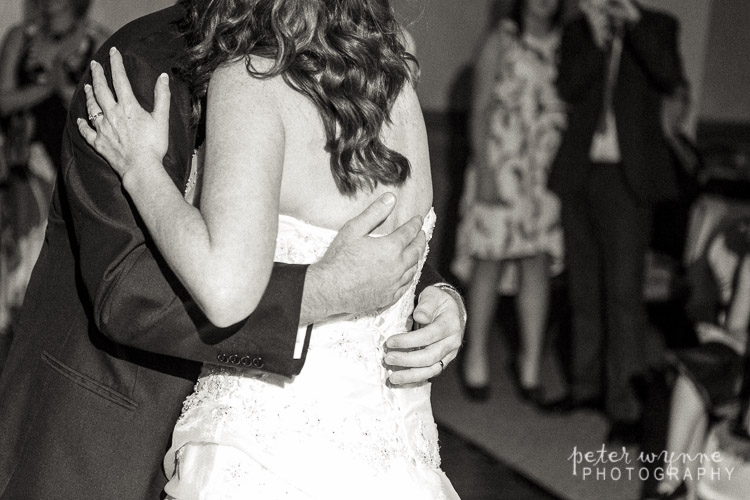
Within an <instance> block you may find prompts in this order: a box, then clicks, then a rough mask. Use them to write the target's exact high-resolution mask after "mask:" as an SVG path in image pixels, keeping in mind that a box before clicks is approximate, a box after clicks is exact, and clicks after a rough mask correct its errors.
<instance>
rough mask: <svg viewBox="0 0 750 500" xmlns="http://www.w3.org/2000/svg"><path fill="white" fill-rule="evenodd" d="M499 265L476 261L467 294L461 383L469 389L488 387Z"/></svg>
mask: <svg viewBox="0 0 750 500" xmlns="http://www.w3.org/2000/svg"><path fill="white" fill-rule="evenodd" d="M501 267H502V264H501V263H500V262H497V261H491V260H475V261H474V272H473V275H472V279H471V285H470V287H469V293H468V297H467V298H468V306H469V311H468V312H469V321H468V323H467V325H466V338H465V344H466V346H465V347H464V352H463V356H464V359H463V366H462V368H463V380H464V382H465V383H466V385H467V386H469V387H483V386H486V385H487V384H489V381H490V367H489V357H488V353H487V341H488V338H489V331H490V327H491V326H492V320H493V319H494V315H495V307H496V306H497V300H498V298H497V283H498V279H499V277H500V269H501Z"/></svg>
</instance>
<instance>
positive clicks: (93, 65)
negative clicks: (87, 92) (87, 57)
mask: <svg viewBox="0 0 750 500" xmlns="http://www.w3.org/2000/svg"><path fill="white" fill-rule="evenodd" d="M97 64H99V63H97V62H96V61H91V69H94V68H96V65H97Z"/></svg>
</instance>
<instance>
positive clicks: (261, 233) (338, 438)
mask: <svg viewBox="0 0 750 500" xmlns="http://www.w3.org/2000/svg"><path fill="white" fill-rule="evenodd" d="M187 36H188V44H189V46H190V49H189V53H188V57H187V59H188V64H187V66H186V70H187V71H189V72H190V74H191V75H193V78H192V82H193V89H194V116H195V117H200V116H201V115H202V111H203V110H202V107H203V106H204V105H205V116H206V122H205V132H206V140H205V145H204V147H202V148H201V150H199V151H198V152H197V154H196V156H195V158H194V172H193V175H191V179H194V181H190V182H188V186H187V190H186V192H185V193H180V192H179V191H178V190H177V189H175V188H174V185H173V184H172V182H171V180H170V179H169V177H168V175H167V174H166V173H165V171H164V169H163V168H162V167H161V162H162V158H163V157H164V155H165V154H166V151H167V132H168V123H167V122H168V120H167V117H168V113H167V111H168V109H169V99H170V97H169V89H168V81H167V79H166V75H163V76H162V77H160V78H159V81H158V82H157V85H156V89H155V108H154V111H153V113H147V112H145V111H144V110H143V109H142V108H140V106H138V104H137V102H136V101H135V99H134V98H132V90H131V88H130V85H129V82H128V80H127V76H126V75H125V70H124V66H123V63H122V59H121V56H120V54H119V53H118V52H117V51H116V50H114V49H113V51H112V52H110V56H111V62H112V73H113V84H114V88H115V92H116V94H117V100H115V97H114V96H113V95H112V94H111V92H110V91H109V88H108V87H107V84H106V81H105V79H104V78H105V77H104V74H103V71H102V68H101V67H100V66H98V65H96V64H95V63H94V65H93V71H92V72H93V78H94V90H92V89H91V88H89V87H87V88H86V92H87V105H88V111H89V114H90V116H92V117H94V119H93V120H92V121H93V125H94V128H95V129H96V130H93V129H91V128H90V127H89V126H88V125H87V124H86V123H85V121H83V120H79V128H80V130H81V133H82V134H83V135H84V137H85V138H86V140H87V141H88V142H89V144H91V145H92V146H93V147H94V148H96V150H97V151H98V152H99V153H100V154H101V155H102V156H104V157H105V158H106V159H107V160H108V161H109V163H110V164H111V165H112V167H113V168H114V169H115V170H116V171H117V172H118V174H120V175H121V177H122V183H123V186H124V188H125V190H126V191H127V192H128V194H129V195H130V197H131V198H132V200H133V202H134V204H135V205H136V207H137V209H138V211H139V214H140V215H141V217H142V218H143V219H144V222H145V223H146V225H147V226H148V228H149V230H150V232H151V236H152V237H153V238H154V241H155V243H156V244H157V245H158V247H159V250H160V251H161V252H162V254H163V255H164V256H165V258H166V259H167V262H168V263H169V265H170V267H171V268H172V269H173V271H174V272H175V273H176V274H177V276H178V277H179V278H180V280H181V281H182V282H183V284H184V285H185V287H186V288H187V289H188V291H189V292H190V293H191V295H192V296H193V297H194V299H195V300H196V302H197V303H198V304H199V305H200V306H201V308H202V309H203V311H204V312H205V313H206V315H207V317H208V318H209V319H210V320H211V321H212V322H213V323H215V324H216V325H217V326H229V325H231V324H233V323H234V322H236V321H239V320H240V319H242V318H244V317H246V316H247V315H248V314H249V313H250V312H252V310H253V309H254V308H255V306H256V305H257V302H258V300H259V298H260V296H261V295H262V293H263V290H264V288H265V286H266V283H267V281H268V277H269V274H270V271H271V265H272V262H273V261H274V260H276V261H279V262H289V263H296V264H309V263H312V262H315V261H316V260H318V259H320V258H321V257H322V256H323V254H324V253H325V250H326V248H327V247H328V245H329V244H330V242H331V241H332V240H333V238H334V236H335V235H336V234H337V230H338V229H339V228H341V227H342V226H343V224H344V223H345V222H346V221H347V220H348V219H350V218H351V217H352V216H354V215H356V214H358V213H359V212H361V211H362V210H363V209H364V208H365V207H367V206H368V205H369V204H370V203H371V202H372V201H373V200H375V199H376V198H377V197H379V196H381V195H383V194H384V193H387V192H391V193H393V194H395V195H396V196H395V197H394V196H393V195H386V197H385V198H384V199H385V200H387V202H388V203H396V206H395V208H394V210H393V212H392V214H391V216H390V217H389V218H388V219H387V220H386V221H385V222H384V223H383V225H382V226H381V227H380V228H379V229H378V232H382V233H388V232H390V231H392V230H393V229H395V228H397V227H398V226H399V225H401V224H403V223H404V222H405V221H407V220H409V219H414V220H415V223H420V224H422V226H423V230H424V231H425V233H426V234H427V235H429V234H430V233H431V231H432V228H433V226H434V223H435V216H434V212H433V211H432V209H431V208H430V207H431V204H432V187H431V178H430V164H429V155H428V150H427V139H426V133H425V128H424V121H423V118H422V114H421V110H420V106H419V102H418V100H417V96H416V93H415V91H414V88H413V83H414V82H415V79H416V77H415V75H414V74H413V73H412V72H411V71H410V66H409V64H410V63H411V62H413V58H412V57H411V56H410V55H409V54H408V53H407V52H406V50H405V49H404V45H403V40H404V38H403V32H402V30H401V29H400V28H399V26H398V24H397V23H396V21H395V19H394V18H393V13H392V10H391V8H390V5H389V2H388V1H387V0H336V1H333V0H305V1H299V0H245V1H239V0H217V1H214V2H209V3H208V5H207V6H206V7H203V8H202V9H201V11H200V12H198V11H197V9H194V12H193V17H192V23H191V26H190V28H189V30H188V32H187ZM204 99H205V100H204ZM204 103H205V104H204ZM100 106H101V107H100ZM198 188H200V189H198ZM198 191H200V194H199V197H198ZM165 193H168V194H167V195H165ZM191 200H194V204H191V203H190V201H191ZM396 200H398V202H396ZM198 202H199V205H200V209H198V208H197V205H198ZM165 214H169V215H168V216H167V215H165ZM424 257H425V255H423V256H422V262H423V261H424ZM417 279H418V276H414V277H413V278H412V279H411V281H410V287H409V289H408V290H407V292H406V293H405V294H404V295H403V296H401V297H400V298H398V300H396V301H395V303H394V304H393V305H392V306H390V307H388V308H385V309H382V310H378V311H372V312H371V313H368V314H360V315H342V316H338V317H335V318H334V319H332V320H329V321H326V322H323V323H316V324H315V326H314V329H313V332H312V335H311V337H310V345H309V346H307V347H308V349H307V356H306V361H305V365H304V368H303V369H302V371H301V373H300V374H299V375H298V376H297V377H296V378H294V379H293V380H289V379H284V378H281V377H275V376H273V375H269V374H263V373H261V372H259V371H256V370H253V366H252V360H251V359H250V358H242V359H238V360H230V362H234V361H236V362H237V363H235V364H236V365H238V367H234V366H230V367H219V366H209V365H205V366H204V368H203V371H202V374H201V377H200V379H199V381H198V383H197V385H196V387H195V391H194V393H193V394H192V395H190V396H189V397H188V399H187V400H186V401H185V404H184V408H183V412H182V416H181V417H180V419H179V421H178V422H177V424H176V427H175V429H174V433H173V442H172V447H171V449H170V450H169V451H168V453H167V455H166V457H165V459H164V466H165V469H166V471H167V475H168V477H170V478H171V480H170V482H169V483H168V484H167V486H166V488H165V491H166V493H167V494H168V495H169V496H170V497H172V498H175V499H179V500H189V499H214V498H216V499H218V498H221V499H233V498H248V497H249V496H251V495H252V496H258V495H261V497H262V498H271V499H277V498H287V499H324V498H325V499H329V498H333V499H343V498H360V499H375V498H377V499H382V498H409V499H415V500H416V499H424V500H436V499H446V500H448V499H457V498H458V496H457V495H456V493H455V491H454V489H453V487H452V486H451V484H450V481H449V480H448V479H447V478H446V476H445V474H444V473H443V472H442V471H441V470H440V457H439V453H438V443H437V429H436V426H435V422H434V419H433V416H432V409H431V405H430V384H429V383H421V384H416V385H412V386H407V387H394V386H392V385H390V384H388V383H387V379H388V376H389V371H388V365H387V364H386V362H385V359H384V352H383V347H382V346H383V345H384V342H385V340H386V339H387V338H388V337H389V336H391V335H394V334H397V333H400V332H403V331H406V330H408V329H410V328H411V312H412V309H413V304H414V287H415V284H416V281H417ZM332 286H335V284H332ZM394 300H395V298H394ZM299 348H300V349H302V348H303V346H299Z"/></svg>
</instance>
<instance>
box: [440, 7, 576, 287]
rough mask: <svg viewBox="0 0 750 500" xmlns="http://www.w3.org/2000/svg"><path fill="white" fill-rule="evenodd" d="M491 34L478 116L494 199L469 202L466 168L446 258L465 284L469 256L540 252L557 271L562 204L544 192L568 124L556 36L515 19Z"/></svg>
mask: <svg viewBox="0 0 750 500" xmlns="http://www.w3.org/2000/svg"><path fill="white" fill-rule="evenodd" d="M495 36H497V37H498V40H499V43H500V47H501V53H500V56H499V58H498V60H497V61H496V67H495V68H494V71H495V81H494V85H493V88H492V91H491V94H492V95H491V100H490V104H489V106H488V108H487V109H486V110H485V115H484V116H483V117H482V119H483V120H484V122H485V123H484V127H485V130H486V134H485V137H484V145H485V148H486V154H487V157H488V159H489V162H490V164H489V165H488V167H489V168H491V169H492V171H493V173H494V178H495V185H496V186H497V190H498V192H497V197H498V199H499V201H498V202H497V203H485V202H481V201H478V200H476V199H475V191H476V189H477V182H478V179H477V177H478V175H477V172H476V167H475V166H473V165H470V166H469V168H468V169H467V172H466V174H465V175H466V181H465V186H464V192H463V196H462V200H461V208H460V211H461V214H462V218H461V222H460V224H459V227H458V230H457V236H456V241H457V243H456V257H455V259H454V261H453V262H452V263H451V271H452V272H453V273H454V274H455V275H456V276H457V277H458V278H459V279H461V280H462V281H463V282H468V280H469V279H470V277H471V272H472V265H473V259H474V258H477V259H483V260H495V261H502V260H511V259H518V258H523V257H530V256H534V255H537V254H541V253H544V254H547V255H548V256H549V258H550V267H551V269H550V272H551V274H553V275H555V274H558V273H559V272H560V271H561V270H562V262H563V242H562V226H561V224H560V202H559V200H558V199H557V197H556V196H555V195H554V194H553V193H552V192H551V191H550V190H549V189H547V175H548V173H549V169H550V167H551V165H552V162H553V160H554V158H555V155H556V154H557V149H558V146H559V144H560V141H561V137H562V132H563V130H564V129H565V126H566V115H565V106H564V104H563V101H562V100H561V99H560V97H559V96H558V93H557V89H556V88H555V78H556V76H557V54H558V49H559V44H560V33H559V32H557V31H555V32H553V33H551V34H550V35H548V36H547V37H545V38H538V37H534V36H532V35H531V34H529V33H524V34H519V32H518V28H517V27H516V25H515V23H513V22H512V21H503V22H502V23H501V24H500V25H499V27H498V31H497V33H496V35H495Z"/></svg>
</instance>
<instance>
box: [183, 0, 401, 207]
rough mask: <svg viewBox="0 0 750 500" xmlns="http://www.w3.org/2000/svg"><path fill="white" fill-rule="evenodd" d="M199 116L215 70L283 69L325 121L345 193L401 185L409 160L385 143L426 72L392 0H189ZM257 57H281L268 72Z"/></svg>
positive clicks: (188, 63)
mask: <svg viewBox="0 0 750 500" xmlns="http://www.w3.org/2000/svg"><path fill="white" fill-rule="evenodd" d="M180 3H181V4H182V5H183V6H184V7H185V8H186V10H187V15H186V17H185V20H184V23H183V24H182V26H181V31H182V33H183V36H184V37H185V39H186V42H187V46H188V50H187V53H186V55H185V57H184V59H183V61H182V65H181V68H180V71H181V73H182V76H183V77H184V78H185V79H186V80H187V81H189V82H190V85H191V92H192V98H193V122H194V124H200V123H201V121H202V120H204V119H205V118H203V116H204V113H203V111H204V110H203V108H204V107H205V98H206V93H207V89H208V85H209V81H210V79H211V75H212V74H213V72H214V70H215V69H216V68H218V67H219V66H220V65H222V64H224V63H226V62H228V61H237V60H244V61H245V65H246V67H247V71H248V73H249V74H250V75H252V76H253V77H256V78H270V77H273V76H276V75H281V76H282V77H283V78H284V80H285V82H286V83H287V84H288V85H289V86H291V87H292V88H293V89H295V90H296V91H298V92H300V93H302V94H303V95H305V96H307V97H308V98H310V99H311V100H312V102H313V103H314V104H315V106H316V107H317V109H318V111H319V113H320V116H321V118H322V121H323V124H324V127H325V133H326V150H327V151H328V152H329V153H330V155H331V172H332V174H333V177H334V180H335V182H336V186H337V188H338V190H339V192H341V193H342V194H346V195H353V194H355V193H356V192H357V191H358V190H361V189H369V190H372V189H374V188H375V187H376V186H377V185H378V184H379V183H382V184H385V185H400V184H402V183H403V182H404V181H405V180H406V179H407V178H408V177H409V174H410V170H411V167H410V164H409V161H408V160H407V159H406V157H404V156H403V155H401V154H399V153H398V152H396V151H393V150H392V149H389V148H388V147H386V146H385V145H384V144H383V142H382V141H381V139H380V133H381V129H382V127H383V124H384V122H386V121H390V112H391V108H392V105H393V102H394V101H395V99H396V97H397V96H398V94H399V92H401V90H402V89H403V87H404V85H405V84H406V83H407V82H411V81H412V79H414V78H416V76H414V75H412V73H411V72H410V70H409V66H408V62H409V61H414V62H416V61H415V59H414V57H413V56H412V55H411V54H408V53H407V52H406V49H405V48H404V45H403V43H402V40H403V34H402V30H401V27H400V26H399V24H398V23H397V21H396V20H395V18H394V15H393V11H392V9H391V7H390V4H389V2H388V0H180ZM250 56H260V57H264V58H268V59H272V60H273V64H272V66H271V67H270V69H268V70H266V71H260V70H258V69H257V68H255V67H254V66H253V63H252V59H251V57H250Z"/></svg>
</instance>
